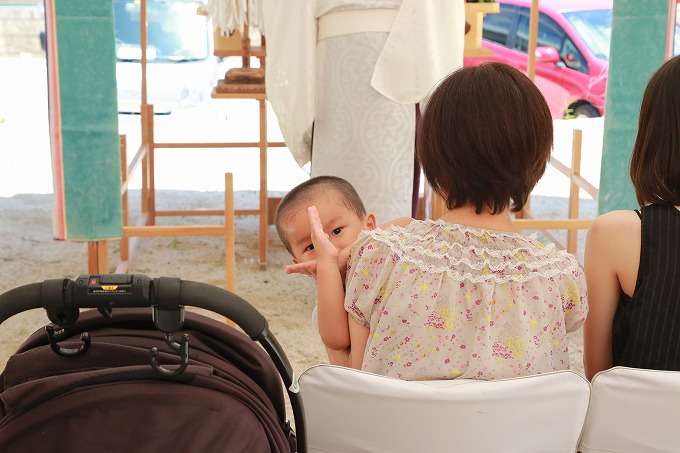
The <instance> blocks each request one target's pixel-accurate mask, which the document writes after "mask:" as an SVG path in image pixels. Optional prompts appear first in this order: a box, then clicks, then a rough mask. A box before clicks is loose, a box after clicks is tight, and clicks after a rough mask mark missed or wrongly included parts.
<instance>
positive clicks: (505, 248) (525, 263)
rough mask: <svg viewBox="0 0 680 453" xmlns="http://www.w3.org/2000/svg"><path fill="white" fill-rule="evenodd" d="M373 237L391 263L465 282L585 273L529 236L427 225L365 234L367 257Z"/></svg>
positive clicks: (436, 223)
mask: <svg viewBox="0 0 680 453" xmlns="http://www.w3.org/2000/svg"><path fill="white" fill-rule="evenodd" d="M369 237H370V238H371V239H373V240H375V241H377V242H379V243H382V244H385V246H387V247H388V249H389V254H390V255H392V256H391V258H390V259H391V260H392V261H393V262H396V260H401V261H404V262H407V263H411V264H414V265H415V266H417V267H418V268H420V269H421V270H423V271H425V272H428V273H431V274H441V273H446V274H447V275H448V276H449V277H450V278H452V279H454V280H455V281H461V282H462V281H463V280H468V281H472V282H475V283H481V282H490V281H494V282H496V283H507V282H526V281H529V280H532V279H534V278H539V277H541V278H551V277H554V276H556V275H558V274H572V273H574V272H577V273H580V272H581V267H580V266H579V264H578V262H577V261H576V259H575V257H574V256H573V255H571V254H570V253H568V252H566V251H564V250H556V249H555V245H554V244H548V245H543V244H542V243H541V242H540V241H539V240H538V239H537V238H536V234H535V233H534V234H532V235H529V236H527V235H524V234H522V233H513V232H502V231H494V230H486V229H482V228H477V227H471V226H466V225H459V224H450V223H445V222H443V221H441V220H437V221H433V220H423V221H414V222H411V224H409V225H407V226H406V227H399V226H394V225H392V226H390V227H388V228H387V229H384V230H382V229H376V230H367V231H364V232H362V234H361V235H360V236H359V239H360V241H359V242H358V243H357V245H356V246H355V253H357V254H358V255H360V256H361V255H362V254H363V253H364V252H365V250H364V249H365V247H366V246H368V244H366V238H369Z"/></svg>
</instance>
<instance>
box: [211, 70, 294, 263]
mask: <svg viewBox="0 0 680 453" xmlns="http://www.w3.org/2000/svg"><path fill="white" fill-rule="evenodd" d="M220 82H221V83H220V84H218V86H217V87H215V88H214V89H213V92H212V97H213V98H215V99H255V100H257V101H258V102H259V104H260V139H259V141H258V142H257V143H255V144H249V143H241V146H243V147H248V146H257V147H258V148H259V150H260V205H259V208H258V209H257V210H236V211H235V214H236V215H259V216H260V269H266V268H267V236H268V226H269V207H268V190H267V149H268V147H269V146H285V143H269V142H268V141H267V98H266V95H265V93H264V85H258V86H252V85H249V86H248V87H249V88H248V89H247V90H243V91H238V90H236V91H229V90H227V89H226V88H225V85H226V84H225V83H223V81H220ZM220 85H221V86H220Z"/></svg>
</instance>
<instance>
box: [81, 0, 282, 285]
mask: <svg viewBox="0 0 680 453" xmlns="http://www.w3.org/2000/svg"><path fill="white" fill-rule="evenodd" d="M140 24H141V29H140V46H141V47H142V48H143V49H145V48H146V47H147V30H146V25H145V24H146V0H141V8H140ZM244 41H248V37H247V33H246V36H245V37H244V38H243V39H241V42H242V46H241V50H239V51H235V52H228V51H224V50H223V49H220V48H217V47H216V51H215V55H216V56H231V55H241V56H242V57H243V62H244V65H247V66H249V65H250V57H251V56H256V57H258V58H259V59H260V63H261V64H260V65H261V67H264V57H265V50H264V46H261V47H257V48H251V47H250V44H249V42H248V43H247V45H246V44H243V43H244ZM263 43H264V42H263ZM146 69H147V59H146V52H142V56H141V75H142V77H141V78H142V90H141V92H142V102H141V104H142V105H141V111H140V114H141V136H142V140H141V142H142V143H141V145H140V147H139V149H138V150H137V153H136V154H135V156H134V158H133V160H132V162H131V164H130V166H129V167H128V166H127V164H126V162H127V144H126V142H127V140H126V137H124V136H121V171H122V178H121V179H122V181H121V196H122V197H123V238H122V239H121V245H120V258H121V259H120V263H119V264H118V266H117V267H116V270H115V272H116V273H126V272H128V270H129V261H130V258H131V255H132V252H133V250H134V248H135V245H136V244H137V241H138V239H139V238H141V237H149V236H224V238H225V269H226V278H225V280H226V284H225V286H226V289H227V290H230V291H233V290H234V288H235V263H234V260H235V258H234V255H235V251H234V245H235V237H234V235H235V231H234V216H235V215H258V216H259V218H260V231H259V236H260V237H259V265H260V268H261V269H265V268H266V265H267V236H268V226H269V206H268V191H267V150H268V148H269V147H274V146H279V147H283V146H285V143H282V142H272V143H270V142H268V140H267V105H266V95H265V92H264V84H263V85H262V89H261V90H259V91H257V92H249V93H217V91H216V90H213V96H212V97H213V98H227V99H229V98H230V99H237V98H238V99H255V100H257V101H258V102H259V106H260V112H259V125H260V132H259V140H258V141H257V142H220V143H158V142H156V141H155V138H154V112H153V105H149V104H147V84H146V81H147V79H146ZM179 148H181V149H189V148H258V149H259V154H260V159H259V166H260V197H259V207H258V209H241V210H235V209H234V203H233V201H234V194H233V175H232V174H231V173H227V174H226V175H225V205H224V209H212V210H165V211H162V210H158V209H156V191H155V153H156V150H159V149H179ZM140 168H141V176H142V191H141V192H142V200H141V215H140V217H139V219H138V220H137V222H136V224H135V225H129V224H128V222H129V210H128V207H129V202H128V201H129V200H128V185H129V181H130V178H131V177H132V175H133V174H134V173H135V172H136V171H137V170H138V169H140ZM162 216H224V225H223V226H220V225H192V226H180V225H172V226H157V225H156V218H157V217H162ZM88 271H89V272H90V273H107V272H108V243H107V241H91V242H89V243H88Z"/></svg>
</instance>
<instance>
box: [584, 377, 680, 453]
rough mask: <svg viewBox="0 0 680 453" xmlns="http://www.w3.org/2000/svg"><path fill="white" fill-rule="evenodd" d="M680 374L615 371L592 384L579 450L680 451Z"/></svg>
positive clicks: (623, 451)
mask: <svg viewBox="0 0 680 453" xmlns="http://www.w3.org/2000/svg"><path fill="white" fill-rule="evenodd" d="M678 420H680V372H679V371H657V370H642V369H636V368H626V367H614V368H612V369H610V370H606V371H603V372H600V373H598V374H596V375H595V377H594V378H593V380H592V391H591V399H590V408H589V409H588V416H587V417H586V423H585V427H584V431H583V438H582V440H581V445H580V451H582V452H583V453H591V452H598V453H603V452H617V453H627V452H636V453H638V452H678V451H680V424H679V423H678Z"/></svg>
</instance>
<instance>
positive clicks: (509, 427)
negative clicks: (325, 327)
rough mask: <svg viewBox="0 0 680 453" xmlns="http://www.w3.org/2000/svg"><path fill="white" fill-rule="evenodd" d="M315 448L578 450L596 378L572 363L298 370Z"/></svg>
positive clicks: (392, 452)
mask: <svg viewBox="0 0 680 453" xmlns="http://www.w3.org/2000/svg"><path fill="white" fill-rule="evenodd" d="M299 387H300V394H301V398H302V401H303V404H304V412H305V426H306V429H307V442H308V448H309V450H308V451H309V452H353V453H354V452H369V451H370V452H390V453H395V452H418V451H423V452H428V453H430V452H432V453H434V452H445V451H446V452H450V451H464V452H467V451H470V452H472V451H474V452H504V453H508V452H522V453H530V452H541V453H547V452H570V453H572V452H575V451H576V448H577V446H578V441H579V438H580V435H581V431H582V428H583V422H584V420H585V416H586V412H587V410H588V402H589V399H590V383H589V382H588V381H587V380H586V379H585V378H584V377H583V376H581V375H579V374H577V373H575V372H573V371H558V372H553V373H546V374H541V375H536V376H527V377H518V378H513V379H504V380H497V381H477V380H461V379H457V380H450V381H402V380H399V379H394V378H390V377H385V376H379V375H375V374H371V373H366V372H362V371H357V370H353V369H348V368H342V367H335V366H331V365H318V366H315V367H312V368H310V369H308V370H306V371H305V372H303V373H302V375H301V376H300V378H299Z"/></svg>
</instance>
